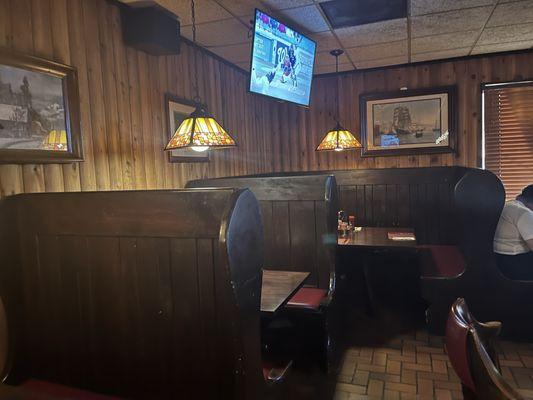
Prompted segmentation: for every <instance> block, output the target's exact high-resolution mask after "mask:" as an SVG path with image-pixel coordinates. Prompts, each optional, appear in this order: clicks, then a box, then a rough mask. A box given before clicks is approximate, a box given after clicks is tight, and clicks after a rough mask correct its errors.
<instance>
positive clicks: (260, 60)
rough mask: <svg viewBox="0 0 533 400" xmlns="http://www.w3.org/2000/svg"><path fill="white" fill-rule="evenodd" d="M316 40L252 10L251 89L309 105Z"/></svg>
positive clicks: (254, 91) (276, 97)
mask: <svg viewBox="0 0 533 400" xmlns="http://www.w3.org/2000/svg"><path fill="white" fill-rule="evenodd" d="M315 52H316V43H315V42H314V41H313V40H311V39H309V38H307V37H306V36H304V35H302V34H301V33H299V32H296V31H295V30H294V29H291V28H289V27H288V26H286V25H284V24H283V23H281V22H279V21H277V20H276V19H275V18H272V17H271V16H269V15H268V14H265V13H264V12H263V11H261V10H257V9H256V10H255V20H254V40H253V46H252V63H251V67H250V86H249V89H250V92H252V93H258V94H261V95H264V96H268V97H273V98H275V99H278V100H283V101H288V102H291V103H296V104H299V105H302V106H306V107H307V106H309V98H310V95H311V83H312V80H313V66H314V63H315Z"/></svg>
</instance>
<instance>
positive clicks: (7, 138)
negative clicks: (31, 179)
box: [0, 50, 83, 164]
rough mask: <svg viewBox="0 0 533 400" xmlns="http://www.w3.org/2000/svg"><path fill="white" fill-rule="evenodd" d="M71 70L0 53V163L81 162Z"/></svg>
mask: <svg viewBox="0 0 533 400" xmlns="http://www.w3.org/2000/svg"><path fill="white" fill-rule="evenodd" d="M79 108H80V105H79V94H78V80H77V74H76V70H75V69H74V68H73V67H70V66H68V65H63V64H59V63H56V62H53V61H49V60H44V59H42V58H37V57H33V56H28V55H24V54H19V53H14V52H11V51H7V50H0V163H13V164H25V163H66V162H77V161H83V153H82V143H81V131H80V110H79Z"/></svg>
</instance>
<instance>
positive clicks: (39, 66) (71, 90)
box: [0, 49, 83, 164]
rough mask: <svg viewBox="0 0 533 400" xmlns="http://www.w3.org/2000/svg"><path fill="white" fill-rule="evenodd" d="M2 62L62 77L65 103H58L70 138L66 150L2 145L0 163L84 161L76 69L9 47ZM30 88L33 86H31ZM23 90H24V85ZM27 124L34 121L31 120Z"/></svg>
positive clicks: (0, 51)
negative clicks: (19, 147)
mask: <svg viewBox="0 0 533 400" xmlns="http://www.w3.org/2000/svg"><path fill="white" fill-rule="evenodd" d="M0 65H3V66H8V67H12V68H15V69H19V70H26V71H29V72H32V73H37V74H45V75H49V76H53V77H55V78H59V79H60V80H61V86H62V87H61V95H62V102H63V104H62V105H58V106H62V107H63V113H64V126H65V130H64V131H65V132H64V133H65V134H66V141H67V145H66V150H48V149H9V148H0V163H3V164H6V163H10V164H27V163H69V162H79V161H83V148H82V139H81V128H80V102H79V91H78V77H77V72H76V69H75V68H74V67H71V66H68V65H64V64H60V63H56V62H54V61H50V60H45V59H42V58H38V57H34V56H29V55H25V54H20V53H16V52H12V51H8V50H6V49H0ZM30 85H31V82H30ZM4 87H5V88H7V89H6V90H9V91H12V93H15V91H16V90H19V89H18V88H13V89H12V88H11V86H10V85H9V84H7V85H4ZM27 87H30V88H31V86H29V85H28V86H27ZM20 90H22V88H21V89H20ZM15 95H17V93H15ZM30 96H31V94H30ZM30 104H31V103H30ZM9 106H10V105H9V104H8V105H7V107H9ZM30 111H31V112H34V110H33V109H32V110H29V109H28V110H27V111H26V112H28V113H29V112H30ZM29 120H30V119H29V118H28V121H29ZM22 123H24V122H22ZM26 123H27V124H31V122H26ZM0 124H1V121H0ZM2 128H3V126H2Z"/></svg>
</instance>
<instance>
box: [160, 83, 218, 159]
mask: <svg viewBox="0 0 533 400" xmlns="http://www.w3.org/2000/svg"><path fill="white" fill-rule="evenodd" d="M165 104H166V117H167V123H166V128H167V141H168V140H170V138H171V137H172V136H173V135H174V131H175V130H176V128H177V127H178V123H181V121H183V119H181V120H180V121H177V120H176V115H175V114H174V113H173V110H175V109H176V108H181V110H180V111H179V113H180V114H181V117H185V116H187V115H189V114H190V113H191V112H193V111H194V108H195V104H194V101H192V100H188V99H184V98H182V97H178V96H174V95H173V94H170V93H166V94H165ZM168 160H169V161H170V162H172V163H189V162H209V150H208V151H206V152H197V151H194V150H192V149H191V148H184V149H178V150H170V151H168Z"/></svg>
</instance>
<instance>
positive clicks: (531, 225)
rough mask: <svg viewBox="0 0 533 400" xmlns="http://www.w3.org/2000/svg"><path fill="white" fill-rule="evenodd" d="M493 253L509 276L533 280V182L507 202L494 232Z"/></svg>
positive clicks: (504, 272) (505, 273) (500, 266)
mask: <svg viewBox="0 0 533 400" xmlns="http://www.w3.org/2000/svg"><path fill="white" fill-rule="evenodd" d="M494 253H495V255H496V261H497V263H498V267H499V268H500V271H501V272H502V274H504V275H505V276H506V277H508V278H510V279H518V280H533V185H529V186H527V187H525V188H524V189H523V190H522V193H521V194H520V195H518V196H517V197H516V200H511V201H508V202H506V203H505V206H504V207H503V211H502V214H501V216H500V221H499V222H498V227H497V228H496V234H495V235H494Z"/></svg>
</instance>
